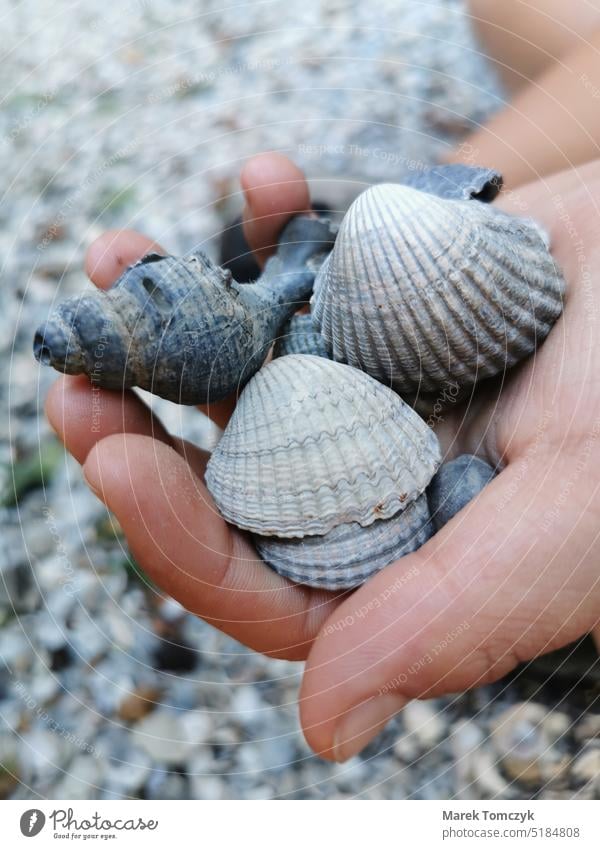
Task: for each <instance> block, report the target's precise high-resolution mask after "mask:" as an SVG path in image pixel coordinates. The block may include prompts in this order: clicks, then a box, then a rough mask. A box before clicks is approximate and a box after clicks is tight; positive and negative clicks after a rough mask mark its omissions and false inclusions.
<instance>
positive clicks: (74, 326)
mask: <svg viewBox="0 0 600 849" xmlns="http://www.w3.org/2000/svg"><path fill="white" fill-rule="evenodd" d="M330 247H331V234H330V230H329V225H328V223H327V222H326V221H324V220H322V219H318V218H308V217H302V216H300V217H297V218H294V219H293V220H292V221H291V222H290V223H289V224H288V225H287V227H286V228H285V230H284V232H283V234H282V237H281V240H280V243H279V248H278V250H277V253H276V255H275V256H274V257H272V258H271V259H270V260H269V261H268V262H267V264H266V266H265V270H264V272H263V274H262V275H261V277H260V278H259V279H258V280H257V282H256V283H254V284H238V283H236V282H235V281H234V280H233V279H232V278H231V274H230V272H228V271H225V270H224V269H222V268H219V267H218V266H216V265H215V264H214V263H213V262H211V260H210V259H209V258H208V257H207V256H206V255H205V254H203V253H202V252H200V251H198V252H196V253H193V254H190V255H189V256H186V257H183V258H177V257H173V256H166V257H165V256H160V255H159V254H149V255H148V256H146V257H144V258H143V259H142V260H140V262H138V263H136V264H135V265H134V266H132V267H131V268H129V269H127V271H125V273H124V274H123V275H122V276H121V277H120V278H119V280H118V281H117V283H116V284H115V285H114V286H113V287H112V288H111V289H110V290H108V291H106V292H105V291H101V290H98V289H97V290H94V291H93V292H92V293H90V294H86V295H83V296H80V297H76V298H71V299H69V300H68V301H65V302H64V303H63V304H61V305H60V306H59V307H58V308H57V309H56V310H55V311H54V313H53V314H52V315H51V316H50V318H49V319H48V321H47V322H46V323H45V324H44V325H43V326H42V327H40V328H39V329H38V331H37V333H36V335H35V339H34V353H35V356H36V358H37V359H38V360H40V361H41V362H44V363H46V364H48V365H52V366H54V368H56V369H58V370H59V371H62V372H65V373H67V374H82V373H83V374H87V375H88V376H89V377H90V378H91V379H92V382H93V383H94V384H95V385H96V386H101V387H106V388H109V389H124V388H127V387H130V386H139V387H141V388H143V389H148V390H150V391H151V392H154V393H155V394H156V395H161V396H162V397H163V398H168V399H169V400H171V401H176V402H178V403H180V404H201V403H208V402H209V401H218V400H219V399H221V398H224V397H225V396H226V395H229V394H230V393H231V392H234V391H236V390H237V389H239V388H240V387H241V386H243V385H244V383H245V382H246V381H247V380H248V379H249V378H250V377H251V376H252V374H254V372H256V371H257V370H258V369H259V368H260V366H261V365H262V363H263V362H264V359H265V357H266V355H267V353H268V350H269V348H270V347H271V344H272V342H273V340H274V339H275V338H276V337H277V336H278V335H279V333H280V330H281V328H282V327H283V325H284V324H285V323H286V322H287V321H288V319H289V318H290V317H291V316H292V315H293V314H294V313H295V312H296V311H297V310H298V309H299V307H300V306H301V305H302V303H303V302H306V300H307V299H308V298H309V296H310V293H311V291H312V285H313V280H314V273H315V272H314V270H313V268H312V267H311V260H313V259H314V258H315V256H316V255H317V254H319V253H323V252H324V251H328V250H329V249H330Z"/></svg>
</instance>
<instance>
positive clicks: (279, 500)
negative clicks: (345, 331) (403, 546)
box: [206, 354, 440, 537]
mask: <svg viewBox="0 0 600 849" xmlns="http://www.w3.org/2000/svg"><path fill="white" fill-rule="evenodd" d="M439 462H440V450H439V445H438V441H437V438H436V436H435V435H434V433H433V432H432V431H431V429H430V428H428V427H427V425H426V424H425V422H423V420H422V419H420V418H419V416H418V415H417V414H416V413H415V412H414V411H413V410H412V409H411V408H410V407H409V406H408V405H407V404H405V403H404V401H402V399H401V398H400V397H399V396H398V395H396V394H395V393H394V392H392V391H391V390H389V389H387V388H386V387H385V386H382V385H381V384H379V383H377V382H376V381H374V380H373V379H371V378H370V377H369V376H368V375H366V374H364V373H362V372H360V371H358V370H357V369H353V368H351V367H350V366H346V365H342V364H341V363H335V362H331V361H330V360H326V359H323V358H320V357H314V356H308V355H299V354H295V355H290V356H287V357H280V358H279V359H276V360H273V361H272V362H271V363H269V364H268V365H267V366H265V367H264V368H262V369H261V370H260V371H259V372H258V373H257V374H256V375H255V376H254V377H253V378H252V380H251V381H250V382H249V383H248V385H247V386H246V388H245V389H244V391H243V392H242V394H241V396H240V399H239V401H238V404H237V406H236V408H235V411H234V413H233V415H232V417H231V419H230V421H229V424H228V425H227V428H226V430H225V433H224V434H223V436H222V438H221V441H220V442H219V444H218V445H217V448H216V449H215V451H214V453H213V454H212V457H211V459H210V461H209V463H208V466H207V470H206V483H207V486H208V488H209V490H210V493H211V495H212V496H213V498H214V500H215V502H216V504H217V506H218V508H219V510H220V511H221V513H222V515H223V516H224V517H225V518H226V519H227V520H228V521H229V522H232V523H233V524H235V525H237V526H238V527H240V528H245V529H247V530H250V531H253V532H255V533H259V534H263V535H267V536H270V535H276V536H283V537H303V536H310V535H313V534H320V535H323V534H326V533H327V532H328V531H330V530H331V529H332V528H334V527H336V526H337V525H341V524H346V523H349V522H357V523H358V524H360V525H363V526H367V525H370V524H371V523H372V522H374V521H376V520H378V519H388V518H390V517H391V516H393V515H394V514H395V513H397V512H398V511H399V510H402V509H404V508H406V507H407V506H408V504H410V502H411V501H414V500H415V499H416V498H417V497H418V496H419V495H421V493H422V492H424V490H425V488H426V486H427V485H428V484H429V482H430V480H431V478H432V476H433V474H434V472H435V470H436V469H437V467H438V465H439Z"/></svg>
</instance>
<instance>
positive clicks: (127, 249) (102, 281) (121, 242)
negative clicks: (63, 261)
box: [85, 230, 166, 289]
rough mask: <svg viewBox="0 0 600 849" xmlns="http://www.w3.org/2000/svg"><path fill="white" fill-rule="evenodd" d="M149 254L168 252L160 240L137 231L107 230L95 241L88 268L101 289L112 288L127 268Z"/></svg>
mask: <svg viewBox="0 0 600 849" xmlns="http://www.w3.org/2000/svg"><path fill="white" fill-rule="evenodd" d="M149 253H157V254H166V251H165V250H164V248H162V247H161V246H160V245H159V244H158V242H155V241H153V240H152V239H150V238H148V236H144V235H142V233H137V232H136V231H135V230H107V231H106V233H103V234H102V235H101V236H99V237H98V238H97V239H96V241H95V242H92V244H91V245H90V247H89V248H88V252H87V255H86V258H85V270H86V273H87V275H88V277H89V278H90V280H91V281H92V283H94V284H95V285H96V286H98V287H99V288H100V289H109V288H110V287H111V286H112V284H113V283H114V282H115V280H117V279H118V278H119V277H120V276H121V274H122V273H123V272H124V271H125V269H126V268H129V266H130V265H133V264H134V263H135V262H137V261H138V259H141V258H142V257H143V256H145V255H146V254H149Z"/></svg>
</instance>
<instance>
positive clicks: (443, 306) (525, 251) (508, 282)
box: [311, 184, 564, 397]
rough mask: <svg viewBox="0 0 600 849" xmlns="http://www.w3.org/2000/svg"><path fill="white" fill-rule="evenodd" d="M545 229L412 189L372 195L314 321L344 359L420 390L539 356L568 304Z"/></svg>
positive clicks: (349, 216) (354, 214)
mask: <svg viewBox="0 0 600 849" xmlns="http://www.w3.org/2000/svg"><path fill="white" fill-rule="evenodd" d="M563 295H564V282H563V279H562V276H561V273H560V271H559V269H558V268H557V266H556V265H555V263H554V261H553V259H552V257H551V255H550V253H549V251H548V245H547V241H546V238H545V236H544V234H543V233H542V231H541V229H540V228H539V227H538V226H537V225H536V224H535V223H534V222H532V221H530V220H526V219H519V218H515V217H512V216H509V215H506V214H504V213H502V212H499V211H498V210H496V209H494V208H493V207H490V206H488V205H487V204H484V203H473V202H472V201H465V200H448V199H445V198H440V197H436V196H434V195H433V194H428V193H426V192H423V191H420V190H418V189H414V188H411V187H408V186H400V185H392V184H383V185H379V186H373V187H371V188H370V189H368V190H367V191H365V192H363V193H362V194H361V195H360V196H359V197H358V198H357V199H356V200H355V201H354V203H353V204H352V206H351V207H350V209H349V210H348V212H347V213H346V215H345V217H344V219H343V221H342V223H341V225H340V230H339V233H338V236H337V239H336V241H335V245H334V248H333V251H332V252H331V254H330V255H329V256H328V257H327V259H326V260H325V262H324V263H323V265H322V266H321V268H320V269H319V271H318V273H317V277H316V279H315V286H314V294H313V297H312V300H311V304H312V315H313V320H314V322H315V324H316V326H317V328H318V329H319V331H320V333H321V335H322V336H323V338H324V340H325V344H326V346H327V349H328V350H329V351H330V352H331V353H332V356H333V358H334V359H335V360H337V361H342V362H346V363H349V364H350V365H353V366H355V367H357V368H361V369H363V370H364V371H366V372H367V373H368V374H370V375H371V376H373V377H375V378H376V379H378V380H380V381H382V382H384V383H386V384H388V385H391V386H392V387H393V388H394V389H396V391H398V392H400V393H401V394H404V395H407V396H410V397H414V396H416V395H418V394H420V393H425V394H428V393H435V392H437V391H439V389H440V387H443V386H447V385H448V383H449V381H454V382H456V383H458V385H459V386H460V389H461V390H464V389H465V387H469V386H473V385H474V384H475V383H476V382H477V381H478V380H481V379H483V378H486V377H491V376H493V375H496V374H498V373H501V372H503V371H504V370H505V369H507V368H510V367H511V366H513V365H514V364H515V363H517V362H518V361H519V360H521V359H522V358H523V357H525V356H527V355H528V354H530V353H532V351H534V350H535V348H536V347H537V345H539V344H540V342H541V341H542V340H543V339H544V338H545V337H546V336H547V334H548V333H549V332H550V329H551V327H552V325H553V324H554V322H555V321H556V320H557V318H558V316H559V315H560V313H561V311H562V301H563Z"/></svg>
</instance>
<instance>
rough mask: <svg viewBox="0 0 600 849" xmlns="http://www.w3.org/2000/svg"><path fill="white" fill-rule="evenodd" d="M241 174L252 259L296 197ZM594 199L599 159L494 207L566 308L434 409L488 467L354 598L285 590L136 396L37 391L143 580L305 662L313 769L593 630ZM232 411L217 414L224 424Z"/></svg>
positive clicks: (272, 172)
mask: <svg viewBox="0 0 600 849" xmlns="http://www.w3.org/2000/svg"><path fill="white" fill-rule="evenodd" d="M492 164H493V163H492ZM242 182H243V185H244V189H245V191H246V198H247V208H246V230H247V235H248V237H249V240H250V242H251V244H252V246H253V247H254V248H255V249H256V250H257V254H258V256H259V258H261V259H264V257H265V256H266V255H268V251H269V246H272V245H273V244H274V243H275V242H276V236H277V233H278V232H279V230H280V229H281V226H282V225H283V223H284V222H285V220H287V218H288V217H289V215H290V214H291V213H293V212H298V211H301V210H303V209H306V208H307V207H308V204H309V198H308V191H307V187H306V184H305V181H304V178H303V176H302V174H301V173H300V172H299V171H298V170H297V169H296V168H295V166H293V165H292V164H291V163H290V162H289V161H288V160H287V159H285V158H284V157H282V156H279V155H276V154H265V155H264V156H262V157H257V158H256V159H255V160H252V161H251V162H250V163H249V164H248V165H247V166H246V168H245V169H244V173H243V175H242ZM598 196H600V162H598V163H591V164H589V165H588V166H586V167H585V168H582V169H580V170H579V171H573V172H569V173H567V172H565V173H563V174H559V175H556V176H554V177H552V178H550V179H548V180H546V181H544V182H540V183H535V184H531V185H529V186H527V187H524V188H523V189H521V190H519V192H518V197H517V196H515V195H511V196H505V197H502V198H500V200H499V201H498V205H500V206H502V207H503V208H505V209H506V210H507V211H513V212H515V213H516V214H521V215H529V216H531V217H533V218H535V219H536V220H537V221H539V222H540V223H541V224H542V225H543V226H544V227H545V228H546V229H547V230H548V231H549V232H550V235H551V241H552V251H553V254H554V256H555V258H556V260H557V261H558V262H559V263H560V265H561V266H562V268H563V270H564V272H565V276H566V279H567V296H566V303H565V310H564V314H563V316H562V318H561V319H560V320H559V322H558V323H557V324H556V326H555V327H554V329H553V330H552V332H551V334H550V336H549V337H548V339H547V340H546V342H545V343H544V344H543V345H542V346H541V348H540V349H539V350H538V351H537V353H536V355H535V356H534V357H532V358H531V359H530V360H529V361H527V362H526V363H524V364H522V365H521V366H519V367H518V368H517V369H515V370H514V371H513V372H512V373H510V374H509V375H505V376H504V379H503V380H502V381H495V382H493V383H491V384H490V385H487V386H486V387H485V388H484V389H481V390H479V391H478V392H477V393H475V394H474V395H473V397H472V398H471V399H469V401H468V402H466V403H464V404H462V405H461V406H460V407H455V408H452V405H450V409H447V410H444V411H442V412H441V413H440V415H439V421H438V422H437V424H436V429H437V431H438V433H439V436H440V439H441V441H442V445H443V447H444V450H445V451H446V453H447V456H455V455H457V454H461V453H465V452H469V453H476V454H479V455H481V456H483V457H484V458H486V459H488V460H489V461H490V462H492V463H494V464H495V463H500V464H501V465H502V467H503V470H502V472H501V473H500V475H498V477H497V478H496V479H495V480H494V481H493V482H492V484H490V485H489V486H488V487H486V489H485V490H484V492H483V493H481V495H480V496H479V497H478V498H477V499H475V501H474V502H472V503H471V504H470V505H469V506H468V507H467V508H465V509H464V510H463V511H461V512H460V513H459V514H458V515H457V516H455V518H454V519H453V520H452V521H451V522H450V523H449V524H448V525H447V526H446V527H445V528H444V529H443V530H442V531H441V532H440V533H438V534H436V536H434V537H433V538H432V539H431V540H430V541H429V542H428V543H427V544H426V545H425V546H424V547H423V548H421V549H420V550H419V551H417V552H415V553H414V554H411V555H409V556H407V557H405V558H403V559H402V560H400V561H398V562H397V563H395V564H392V565H391V566H389V567H387V568H386V569H384V570H383V571H382V572H380V573H379V574H377V575H376V576H374V577H373V578H372V579H371V580H370V581H368V582H367V584H365V585H364V586H363V587H361V588H359V589H358V590H356V591H355V592H353V593H338V594H333V593H327V592H323V591H316V590H310V589H308V588H306V587H300V586H295V585H292V584H291V583H289V582H288V581H286V580H285V579H283V578H281V577H280V576H278V575H277V574H275V573H274V572H272V571H271V570H270V569H269V568H268V567H267V566H265V565H264V564H263V563H262V562H260V560H259V559H258V558H257V555H256V553H255V551H254V549H253V548H252V546H251V544H250V543H249V541H248V540H247V538H246V537H245V535H243V534H241V533H239V532H237V531H235V530H234V529H231V528H230V527H229V526H228V525H227V524H226V523H225V522H224V521H223V519H222V518H221V517H220V516H219V515H218V513H217V511H216V509H215V507H214V504H213V503H212V501H211V498H210V495H209V494H208V492H207V490H206V488H205V486H204V484H203V472H204V467H205V463H206V460H207V457H206V455H205V454H204V453H203V452H201V451H200V450H198V449H197V448H195V447H194V446H191V445H189V444H188V443H183V442H181V441H179V440H175V439H173V438H171V437H170V436H169V434H167V433H166V431H165V430H164V429H163V428H162V426H161V424H160V423H159V422H157V421H156V420H155V419H153V418H152V416H151V414H150V412H149V411H148V409H147V408H146V407H145V406H144V405H143V404H142V402H141V401H140V400H139V399H138V398H137V396H135V395H134V394H133V393H130V392H126V393H119V392H109V391H102V392H100V393H98V392H94V393H92V391H91V387H90V384H89V383H88V381H87V379H85V378H79V377H77V378H71V377H65V378H61V379H60V380H58V381H57V383H56V384H55V385H54V386H53V388H52V390H51V392H50V395H49V397H48V401H47V413H48V416H49V418H50V421H51V422H52V424H53V426H54V428H55V429H56V430H57V432H58V433H59V435H60V436H61V438H62V439H63V441H64V442H65V445H66V446H67V448H68V449H69V451H71V453H72V454H73V455H74V456H75V457H76V458H77V459H78V460H79V461H80V462H81V463H82V464H83V470H84V474H85V477H86V480H87V481H88V483H89V485H90V486H91V487H92V489H93V490H94V491H95V492H96V493H97V494H98V496H99V497H100V498H101V499H102V500H103V501H104V502H105V503H106V504H107V505H108V507H109V508H110V509H111V510H112V511H113V512H114V513H115V514H116V516H117V518H118V520H119V522H120V524H121V526H122V528H123V530H124V532H125V534H126V536H127V539H128V542H129V545H130V547H131V549H132V552H133V554H134V555H135V557H136V559H137V560H138V562H139V563H140V564H141V565H142V567H143V568H144V569H145V570H146V571H147V572H148V574H149V575H150V577H151V578H152V579H153V580H154V581H155V582H156V583H157V584H158V585H160V586H161V587H162V588H163V589H164V590H165V591H166V592H168V593H170V594H171V595H173V596H174V597H175V598H176V599H178V600H179V601H180V602H181V603H182V604H183V605H184V606H185V607H186V608H187V609H188V610H190V611H191V612H193V613H195V614H197V615H199V616H202V617H203V618H204V619H206V620H207V621H209V622H211V623H212V624H214V625H215V626H216V627H218V628H221V629H222V630H223V631H226V632H227V633H228V634H231V635H232V636H234V637H236V638H237V639H239V640H241V641H242V642H244V643H246V644H247V645H249V646H251V647H253V648H254V649H256V650H257V651H261V652H264V653H266V654H269V655H272V656H274V657H285V658H290V659H294V660H301V659H305V658H306V659H307V665H306V670H305V674H304V681H303V686H302V693H301V705H300V707H301V718H302V724H303V728H304V731H305V734H306V737H307V739H308V741H309V743H310V744H311V745H312V747H313V748H314V749H315V751H317V752H319V753H320V754H322V755H323V756H325V757H329V758H335V759H337V760H344V759H346V758H347V757H350V756H351V755H352V754H354V753H356V752H357V751H359V750H360V749H361V748H362V747H363V746H364V745H366V743H367V742H368V741H369V740H370V739H371V738H372V737H373V736H374V735H375V734H376V733H377V731H378V730H379V729H380V728H381V727H382V726H383V724H384V723H385V722H386V721H387V719H389V718H390V717H391V716H392V715H393V714H394V713H396V712H397V711H398V710H399V709H401V707H402V706H403V705H404V704H405V703H406V701H407V700H408V699H411V698H423V697H427V696H432V695H439V694H442V693H448V692H454V691H457V690H462V689H465V688H468V687H472V686H475V685H477V684H481V683H484V682H486V681H490V680H493V679H495V678H498V677H500V676H502V675H504V674H505V673H506V672H508V671H509V670H510V669H511V668H512V667H514V666H515V665H516V664H517V663H518V662H519V661H523V660H526V659H530V658H532V657H534V656H535V655H537V654H540V653H543V652H546V651H550V650H552V649H555V648H558V647H560V646H562V645H564V644H566V643H568V642H569V641H571V640H574V639H576V638H578V637H580V636H581V635H583V634H585V633H586V632H588V631H591V630H593V628H594V627H595V626H596V624H597V623H598V621H599V619H600V575H599V573H598V568H597V564H598V562H599V557H600V543H599V542H598V528H599V527H600V502H599V500H598V498H597V490H598V487H599V484H600V463H599V459H600V377H598V375H600V339H599V337H600V334H599V331H598V309H597V299H596V292H595V289H594V281H595V279H596V277H598V276H600V214H599V210H598V209H597V206H596V197H598ZM157 249H158V250H160V247H159V246H157V245H156V244H154V243H152V242H151V240H149V239H147V238H146V237H144V236H141V235H140V234H137V233H133V232H132V231H114V232H109V233H107V234H105V235H104V236H103V237H101V239H99V240H98V241H97V242H96V243H94V245H93V246H92V248H91V249H90V252H89V254H88V261H87V267H88V272H89V274H90V277H91V279H92V281H93V282H94V283H95V284H96V285H98V286H102V287H108V286H109V285H111V283H112V282H114V280H115V279H116V278H117V277H118V276H119V274H120V273H121V272H122V271H123V269H124V267H125V266H127V265H129V264H131V263H132V262H134V261H135V260H137V259H138V258H139V257H140V256H142V255H143V254H145V253H148V252H149V251H150V250H157ZM93 395H94V396H95V397H93ZM230 408H231V406H230V404H229V405H228V404H227V403H224V404H221V405H219V406H218V407H217V408H216V409H214V410H213V411H212V413H213V414H215V416H216V417H220V418H221V420H223V419H225V418H226V416H227V412H228V410H229V409H230Z"/></svg>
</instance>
